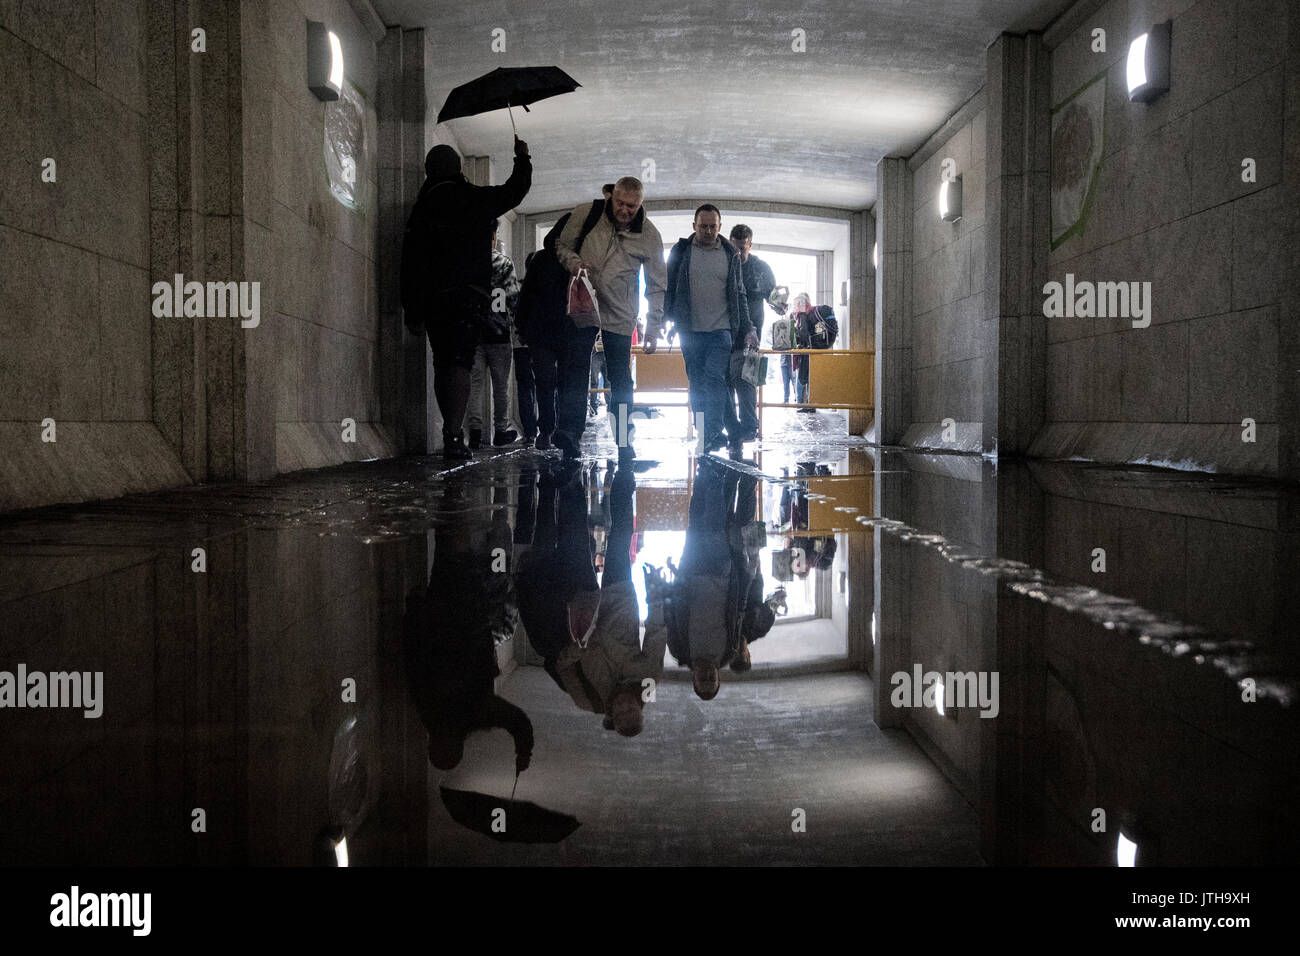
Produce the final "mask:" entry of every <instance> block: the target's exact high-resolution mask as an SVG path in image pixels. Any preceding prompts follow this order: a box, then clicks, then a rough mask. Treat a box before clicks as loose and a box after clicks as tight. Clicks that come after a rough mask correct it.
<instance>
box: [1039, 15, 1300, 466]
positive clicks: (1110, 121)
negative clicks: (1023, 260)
mask: <svg viewBox="0 0 1300 956" xmlns="http://www.w3.org/2000/svg"><path fill="white" fill-rule="evenodd" d="M1290 16H1291V17H1295V16H1296V12H1295V6H1294V4H1292V5H1290ZM1166 19H1172V21H1173V27H1172V55H1171V76H1170V89H1169V91H1168V92H1167V93H1165V94H1164V95H1162V96H1160V97H1159V98H1158V99H1156V100H1154V101H1153V102H1151V103H1147V104H1143V103H1130V102H1129V100H1128V96H1127V88H1126V82H1125V59H1126V56H1127V51H1128V45H1129V42H1130V40H1131V39H1132V38H1133V37H1134V36H1137V35H1138V34H1139V33H1141V32H1143V31H1145V30H1147V29H1148V28H1150V26H1151V25H1152V24H1154V23H1157V22H1161V21H1163V20H1166ZM1287 20H1288V4H1286V3H1285V2H1282V0H1271V2H1270V0H1259V2H1223V0H1201V2H1199V3H1193V2H1187V0H1163V2H1157V0H1132V2H1127V0H1113V2H1110V3H1106V4H1104V5H1100V6H1098V7H1097V9H1096V10H1095V11H1094V12H1092V13H1090V14H1089V15H1087V16H1085V17H1081V18H1078V19H1077V22H1076V23H1074V24H1073V29H1072V30H1071V31H1070V32H1069V33H1068V34H1067V35H1065V36H1063V37H1061V38H1059V40H1057V42H1056V45H1055V47H1054V49H1053V51H1052V68H1051V74H1052V75H1051V87H1052V104H1053V107H1055V108H1057V109H1058V116H1059V115H1060V112H1059V111H1060V108H1061V107H1067V108H1068V105H1069V104H1070V103H1071V102H1078V98H1076V99H1075V100H1071V99H1070V98H1071V96H1072V95H1073V94H1075V93H1076V92H1077V91H1079V90H1080V89H1081V88H1083V87H1085V86H1086V85H1087V84H1089V83H1090V82H1091V81H1093V80H1094V79H1096V81H1097V82H1098V83H1100V84H1102V85H1103V86H1104V91H1103V92H1102V94H1100V96H1101V99H1102V100H1104V122H1103V123H1101V124H1100V125H1099V127H1098V129H1099V132H1100V135H1101V137H1102V144H1101V154H1102V158H1101V164H1100V168H1099V169H1098V171H1097V174H1096V181H1095V186H1094V193H1093V195H1092V196H1091V197H1090V199H1089V202H1088V206H1087V208H1086V211H1085V215H1084V220H1083V222H1082V225H1081V228H1080V229H1079V230H1078V231H1077V232H1076V233H1075V234H1074V235H1072V236H1070V237H1069V238H1067V239H1065V240H1064V241H1063V242H1059V243H1058V245H1057V248H1055V249H1054V250H1053V251H1052V253H1051V258H1050V276H1049V278H1050V279H1052V280H1055V281H1058V282H1063V281H1064V277H1065V275H1066V273H1071V274H1073V275H1074V277H1075V279H1076V281H1078V280H1092V281H1104V280H1127V281H1145V282H1150V283H1151V299H1152V302H1151V315H1150V325H1149V326H1148V327H1146V328H1135V327H1133V325H1132V322H1131V321H1130V320H1129V319H1128V318H1124V317H1120V318H1052V319H1049V320H1048V326H1047V335H1048V344H1047V356H1046V359H1047V383H1046V403H1045V404H1046V418H1047V425H1046V427H1045V428H1044V429H1043V430H1042V431H1041V433H1040V434H1039V435H1038V437H1037V439H1036V440H1035V441H1034V443H1033V445H1032V448H1031V454H1034V455H1039V456H1048V457H1060V458H1066V457H1083V458H1090V459H1098V460H1103V461H1138V462H1148V463H1151V464H1172V465H1175V466H1180V467H1191V468H1199V469H1208V470H1218V471H1228V472H1236V473H1254V474H1264V475H1273V474H1277V473H1278V471H1279V469H1278V455H1279V448H1278V443H1279V428H1278V423H1279V388H1280V387H1281V388H1293V386H1292V385H1290V384H1289V383H1290V382H1291V379H1292V378H1293V377H1294V370H1293V367H1287V368H1285V369H1284V368H1283V367H1282V365H1281V364H1279V360H1278V359H1279V317H1280V310H1281V308H1282V303H1283V300H1284V298H1285V297H1286V296H1287V295H1288V293H1287V292H1286V290H1285V289H1284V282H1285V280H1286V274H1285V268H1284V259H1285V256H1286V255H1287V253H1288V242H1289V240H1288V229H1292V230H1293V229H1294V222H1293V220H1294V208H1295V203H1294V197H1293V196H1291V195H1289V194H1288V192H1287V190H1286V187H1285V185H1284V184H1283V177H1284V172H1285V163H1284V151H1283V141H1284V130H1285V127H1284V105H1285V104H1284V100H1285V95H1284V90H1285V83H1286V76H1285V75H1284V69H1283V62H1284V58H1285V55H1286V49H1287V37H1288V31H1290V32H1291V33H1294V32H1295V29H1296V27H1295V25H1294V24H1288V22H1287ZM1097 29H1102V30H1104V31H1105V37H1106V50H1105V52H1095V51H1094V49H1093V47H1094V45H1095V42H1094V32H1093V31H1094V30H1097ZM1053 39H1055V38H1053ZM1292 43H1293V45H1294V40H1293V41H1292ZM1290 82H1291V83H1292V84H1293V85H1294V83H1295V80H1294V77H1292V78H1291V80H1290ZM1070 158H1071V157H1070V156H1069V155H1067V154H1064V153H1063V154H1062V155H1060V156H1054V162H1056V164H1057V166H1058V168H1057V169H1056V170H1055V171H1054V173H1053V176H1054V179H1053V185H1054V187H1060V185H1061V184H1062V177H1063V172H1062V168H1063V167H1065V166H1066V160H1068V159H1070ZM1247 158H1249V159H1253V160H1254V162H1255V174H1254V176H1255V178H1254V181H1253V182H1245V181H1243V168H1242V163H1243V160H1245V159H1247ZM1292 162H1293V164H1294V158H1293V160H1292ZM1059 226H1060V224H1057V225H1056V226H1055V227H1054V232H1057V231H1059ZM1247 418H1249V419H1252V420H1253V421H1254V422H1255V423H1256V434H1255V441H1254V442H1253V443H1249V442H1245V441H1243V419H1247Z"/></svg>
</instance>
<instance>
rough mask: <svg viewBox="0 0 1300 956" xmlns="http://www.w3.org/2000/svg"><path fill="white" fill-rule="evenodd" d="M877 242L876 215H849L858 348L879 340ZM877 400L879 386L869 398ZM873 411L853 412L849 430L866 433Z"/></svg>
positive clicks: (853, 334) (853, 336)
mask: <svg viewBox="0 0 1300 956" xmlns="http://www.w3.org/2000/svg"><path fill="white" fill-rule="evenodd" d="M875 241H876V217H875V216H874V215H873V214H872V213H871V211H870V210H867V209H863V210H860V211H859V212H855V213H854V214H853V215H852V216H851V217H849V329H848V333H849V335H848V339H849V341H850V342H851V343H852V344H853V348H855V349H866V348H873V347H874V346H875V342H876V294H875V290H876V267H875V264H874V263H873V262H872V261H871V247H872V245H873V244H874V243H875ZM868 400H869V401H871V402H873V403H874V402H875V389H874V388H873V389H872V392H871V394H870V396H869V398H868ZM873 417H874V414H873V413H872V412H850V413H849V433H850V434H853V435H863V434H866V431H867V429H868V428H870V427H871V423H872V420H873Z"/></svg>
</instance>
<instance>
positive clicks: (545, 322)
mask: <svg viewBox="0 0 1300 956" xmlns="http://www.w3.org/2000/svg"><path fill="white" fill-rule="evenodd" d="M604 211H605V203H604V200H603V199H602V200H597V201H596V202H595V203H593V205H592V209H591V211H590V212H588V213H587V218H586V219H585V220H583V223H582V230H581V231H580V232H579V233H578V242H577V245H576V246H575V251H581V249H582V243H583V241H584V240H585V239H586V238H587V234H588V233H589V232H591V230H592V229H594V228H596V223H598V222H600V217H601V215H602V214H603V213H604ZM570 215H571V213H565V214H564V215H563V216H561V217H560V219H559V221H558V222H557V223H556V228H557V229H558V230H559V231H560V232H563V231H564V226H565V224H567V222H568V219H569V216H570ZM524 270H525V271H524V279H523V284H522V286H521V288H520V292H519V308H518V310H517V312H516V314H515V328H516V329H517V330H518V332H519V335H520V337H521V338H522V339H523V340H524V342H525V343H527V344H528V345H533V346H540V347H550V346H553V345H555V344H556V343H557V342H558V341H559V339H560V337H561V336H562V335H563V334H564V332H565V330H566V329H570V328H573V321H572V320H571V319H570V318H569V317H568V314H567V313H568V295H569V272H568V270H567V269H565V268H564V266H563V265H561V264H560V260H559V257H558V256H556V254H555V252H554V251H553V250H551V249H547V248H546V247H545V246H543V247H542V248H541V249H538V250H537V251H536V252H532V253H529V255H528V258H527V259H525V260H524Z"/></svg>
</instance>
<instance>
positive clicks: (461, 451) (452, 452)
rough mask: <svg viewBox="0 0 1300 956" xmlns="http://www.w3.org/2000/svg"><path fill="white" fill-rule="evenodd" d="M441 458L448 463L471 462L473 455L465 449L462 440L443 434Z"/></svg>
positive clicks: (458, 437) (457, 436) (459, 437)
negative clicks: (448, 461)
mask: <svg viewBox="0 0 1300 956" xmlns="http://www.w3.org/2000/svg"><path fill="white" fill-rule="evenodd" d="M442 457H443V458H446V459H448V460H450V461H473V459H474V453H473V452H472V451H470V450H469V449H468V448H466V447H465V439H464V438H462V437H461V436H459V435H449V434H448V433H447V432H443V433H442Z"/></svg>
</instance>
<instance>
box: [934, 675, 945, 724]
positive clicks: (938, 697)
mask: <svg viewBox="0 0 1300 956" xmlns="http://www.w3.org/2000/svg"><path fill="white" fill-rule="evenodd" d="M934 709H935V711H936V712H937V713H938V714H939V716H940V717H942V716H943V715H944V714H943V677H942V676H936V677H935V679H934Z"/></svg>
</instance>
